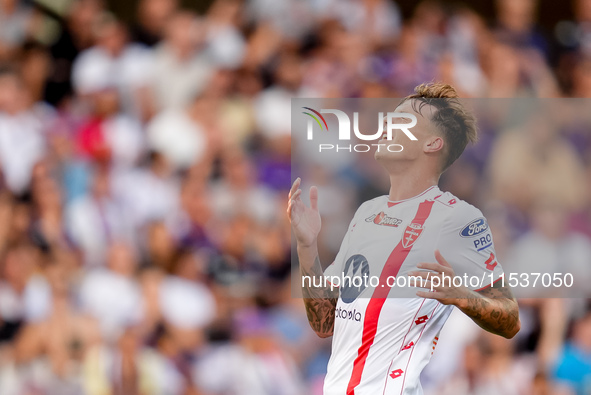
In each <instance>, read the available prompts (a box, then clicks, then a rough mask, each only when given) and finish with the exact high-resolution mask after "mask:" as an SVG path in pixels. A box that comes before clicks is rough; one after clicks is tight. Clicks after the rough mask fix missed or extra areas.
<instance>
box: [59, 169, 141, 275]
mask: <svg viewBox="0 0 591 395" xmlns="http://www.w3.org/2000/svg"><path fill="white" fill-rule="evenodd" d="M129 225H130V224H129V219H128V218H127V217H126V213H125V211H124V209H123V207H122V206H121V204H119V202H117V201H115V199H114V198H113V195H112V193H111V182H110V177H109V171H108V170H107V169H105V168H100V167H99V168H97V169H95V171H94V175H93V179H92V185H91V188H90V192H89V193H88V194H87V195H85V196H83V197H80V198H78V199H75V200H74V201H72V202H71V203H70V204H69V205H68V206H67V208H66V229H67V232H68V235H69V237H70V239H71V240H72V241H73V242H74V244H75V245H76V246H77V247H78V248H80V250H81V251H82V252H83V254H84V258H85V263H86V264H87V265H89V267H93V266H94V267H96V266H100V265H102V263H103V262H104V258H105V256H106V255H105V253H106V251H107V250H108V247H109V245H110V244H111V243H112V242H113V241H115V240H132V239H131V237H132V231H131V228H130V226H129Z"/></svg>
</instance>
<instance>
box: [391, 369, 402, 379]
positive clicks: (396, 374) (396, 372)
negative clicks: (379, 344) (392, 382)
mask: <svg viewBox="0 0 591 395" xmlns="http://www.w3.org/2000/svg"><path fill="white" fill-rule="evenodd" d="M403 373H404V371H403V370H402V369H396V370H393V371H392V373H390V377H392V378H393V379H397V378H398V377H400V376H402V374H403Z"/></svg>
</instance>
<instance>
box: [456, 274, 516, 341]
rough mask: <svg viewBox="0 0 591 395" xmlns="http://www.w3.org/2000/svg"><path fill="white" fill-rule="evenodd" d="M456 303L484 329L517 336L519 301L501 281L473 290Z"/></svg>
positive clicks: (501, 334) (506, 336) (503, 334)
mask: <svg viewBox="0 0 591 395" xmlns="http://www.w3.org/2000/svg"><path fill="white" fill-rule="evenodd" d="M455 305H456V306H457V307H458V308H459V309H460V310H462V311H463V312H464V314H466V315H467V316H468V317H470V318H471V319H472V321H474V322H475V323H477V324H478V325H479V326H480V327H481V328H482V329H484V330H486V331H489V332H491V333H494V334H497V335H500V336H503V337H505V338H507V339H510V338H512V337H513V336H515V335H516V334H517V332H519V329H520V327H521V323H520V321H519V308H518V306H517V301H516V300H515V298H514V297H513V294H512V293H511V289H509V288H508V287H507V286H506V285H505V286H503V285H502V284H501V281H497V282H496V283H495V284H493V286H492V287H489V288H487V289H484V290H482V291H479V292H474V291H471V294H470V295H469V296H468V297H467V298H462V299H459V300H458V301H457V302H456V303H455Z"/></svg>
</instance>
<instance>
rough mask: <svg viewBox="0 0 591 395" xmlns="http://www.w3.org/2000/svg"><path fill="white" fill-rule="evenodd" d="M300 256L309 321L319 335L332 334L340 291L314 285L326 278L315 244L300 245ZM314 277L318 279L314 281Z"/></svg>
mask: <svg viewBox="0 0 591 395" xmlns="http://www.w3.org/2000/svg"><path fill="white" fill-rule="evenodd" d="M298 257H299V260H300V273H301V275H302V278H304V279H306V281H303V282H302V294H303V297H304V305H305V306H306V314H307V315H308V322H309V323H310V326H311V327H312V329H314V332H316V334H317V335H318V336H320V337H322V338H324V337H329V336H332V333H333V330H334V319H335V307H336V305H337V300H338V297H339V291H338V290H335V289H333V290H331V289H330V287H315V286H314V284H322V283H323V282H322V281H321V280H322V279H323V278H324V276H323V272H322V266H321V265H320V259H319V258H318V251H317V249H316V246H315V245H314V246H311V247H300V246H298ZM314 278H316V279H317V280H315V281H314ZM308 279H309V280H308Z"/></svg>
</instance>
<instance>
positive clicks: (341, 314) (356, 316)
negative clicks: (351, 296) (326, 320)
mask: <svg viewBox="0 0 591 395" xmlns="http://www.w3.org/2000/svg"><path fill="white" fill-rule="evenodd" d="M334 314H335V317H337V318H342V319H345V320H351V321H357V322H360V321H361V313H360V312H359V311H357V309H353V310H346V309H343V308H341V307H339V308H337V309H336V310H335V312H334Z"/></svg>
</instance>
